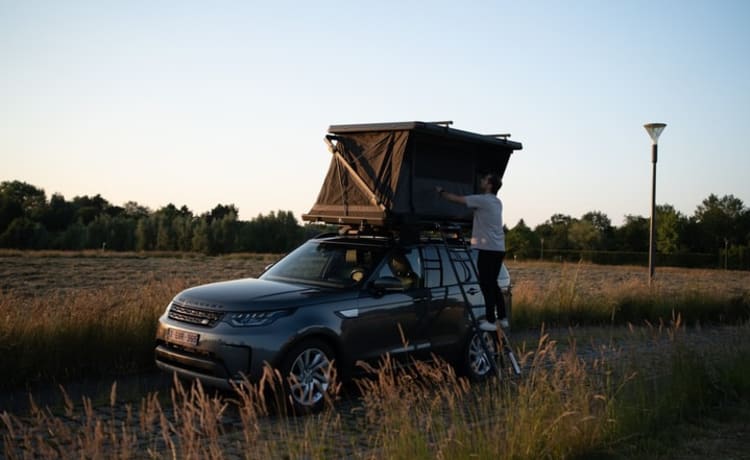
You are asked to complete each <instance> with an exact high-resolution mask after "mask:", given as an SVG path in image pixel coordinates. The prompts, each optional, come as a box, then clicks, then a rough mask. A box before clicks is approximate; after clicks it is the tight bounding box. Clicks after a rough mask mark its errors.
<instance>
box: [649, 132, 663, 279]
mask: <svg viewBox="0 0 750 460" xmlns="http://www.w3.org/2000/svg"><path fill="white" fill-rule="evenodd" d="M643 127H644V128H646V131H648V135H649V136H651V141H652V144H651V224H650V225H649V238H648V285H649V286H651V283H652V282H653V280H654V259H655V258H656V156H657V151H658V144H659V135H660V134H661V132H662V131H664V128H666V127H667V125H666V124H664V123H648V124H645V125H643Z"/></svg>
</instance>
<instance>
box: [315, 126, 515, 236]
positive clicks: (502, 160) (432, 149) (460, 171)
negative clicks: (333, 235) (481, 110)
mask: <svg viewBox="0 0 750 460" xmlns="http://www.w3.org/2000/svg"><path fill="white" fill-rule="evenodd" d="M448 123H449V122H446V123H425V122H419V121H413V122H402V123H376V124H356V125H333V126H330V127H329V128H328V133H329V134H328V135H327V136H326V142H327V143H328V147H329V150H330V151H331V153H332V154H333V158H332V159H331V163H330V166H329V168H328V174H327V175H326V178H325V180H324V182H323V186H322V187H321V189H320V193H319V195H318V199H317V201H316V202H315V204H314V205H313V207H312V209H311V210H310V212H309V213H307V214H303V215H302V219H303V220H306V221H312V222H326V223H332V224H370V225H373V226H399V225H404V224H416V223H425V222H445V221H450V222H458V223H462V222H471V218H472V214H471V210H469V209H468V208H466V207H465V206H463V205H458V204H455V203H451V202H448V201H446V200H439V199H438V198H437V195H436V193H435V187H437V186H440V187H443V188H444V189H445V190H446V191H449V192H452V193H456V194H459V195H469V194H473V193H477V191H478V188H477V187H478V177H480V176H481V175H482V174H486V173H495V174H497V175H499V176H500V177H501V178H502V177H503V175H504V174H505V169H506V167H507V166H508V160H509V159H510V155H511V154H512V153H513V152H514V151H515V150H521V149H522V145H521V144H520V143H519V142H513V141H510V140H508V135H482V134H476V133H471V132H468V131H462V130H458V129H453V128H450V127H449V126H447V124H448Z"/></svg>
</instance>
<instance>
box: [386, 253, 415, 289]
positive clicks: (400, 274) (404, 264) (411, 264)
mask: <svg viewBox="0 0 750 460" xmlns="http://www.w3.org/2000/svg"><path fill="white" fill-rule="evenodd" d="M421 274H422V262H421V259H420V257H419V252H418V251H417V250H416V249H414V248H410V249H406V250H404V249H400V248H399V249H394V250H393V251H392V252H391V253H390V254H388V257H387V258H386V263H384V264H383V266H382V267H381V268H380V271H379V272H378V277H382V276H395V277H396V278H398V279H400V280H401V284H402V285H403V286H404V289H406V290H409V289H414V288H418V287H420V286H421V285H422V278H421Z"/></svg>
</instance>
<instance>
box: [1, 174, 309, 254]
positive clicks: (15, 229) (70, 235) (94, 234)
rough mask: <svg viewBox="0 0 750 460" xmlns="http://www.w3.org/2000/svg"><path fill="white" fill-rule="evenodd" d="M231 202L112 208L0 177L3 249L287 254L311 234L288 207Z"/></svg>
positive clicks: (87, 198) (99, 199)
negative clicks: (258, 208)
mask: <svg viewBox="0 0 750 460" xmlns="http://www.w3.org/2000/svg"><path fill="white" fill-rule="evenodd" d="M238 214H239V210H238V209H237V207H236V206H234V205H233V204H230V205H223V204H219V205H217V206H216V207H215V208H213V209H212V210H211V211H210V212H206V213H203V214H200V215H195V214H194V213H193V212H192V211H191V210H190V209H188V208H187V207H186V206H182V207H180V208H178V207H176V206H175V205H174V204H171V203H170V204H168V205H167V206H164V207H162V208H161V209H158V210H156V211H152V210H150V209H148V208H147V207H145V206H141V205H139V204H138V203H136V202H133V201H130V202H128V203H125V205H124V206H114V205H112V204H111V203H109V202H108V201H107V200H106V199H104V198H102V197H101V196H100V195H96V196H93V197H90V196H77V197H75V198H73V199H72V200H71V201H68V200H66V199H65V197H64V196H62V195H60V194H53V195H52V196H51V197H50V198H49V200H47V198H46V194H45V192H44V190H42V189H40V188H38V187H35V186H33V185H30V184H27V183H25V182H20V181H12V182H11V181H6V182H2V183H0V247H3V248H14V249H60V250H83V249H108V250H113V251H187V252H201V253H205V254H226V253H231V252H257V253H283V252H286V251H288V250H289V249H291V248H293V247H295V246H297V245H298V244H300V243H301V242H302V241H304V240H305V239H306V238H307V237H309V235H307V234H306V230H305V228H304V227H301V226H300V225H299V224H298V223H297V219H296V218H295V217H294V215H293V214H292V213H291V212H289V211H278V212H271V213H269V214H268V215H258V216H257V217H256V218H255V219H252V220H250V221H241V220H239V219H238V217H237V216H238Z"/></svg>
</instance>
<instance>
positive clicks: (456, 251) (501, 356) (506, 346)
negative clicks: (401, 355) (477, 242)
mask: <svg viewBox="0 0 750 460" xmlns="http://www.w3.org/2000/svg"><path fill="white" fill-rule="evenodd" d="M435 230H436V232H437V233H438V234H439V235H440V239H441V242H442V244H443V247H444V248H445V252H446V254H447V255H448V260H449V261H450V266H451V269H452V270H453V275H454V276H455V278H456V282H457V283H458V286H459V288H460V290H461V295H462V297H463V301H464V305H466V310H467V312H468V313H469V318H470V319H471V323H472V327H473V328H474V332H475V333H476V335H477V337H479V338H480V340H479V342H480V343H481V344H482V350H483V352H484V353H485V355H486V356H487V358H488V361H489V363H490V365H491V366H492V369H493V370H494V371H495V372H496V373H497V374H498V375H499V376H501V371H502V370H503V369H506V368H507V367H508V366H509V365H510V370H511V371H512V372H513V373H514V374H515V375H521V367H520V366H519V364H518V360H517V359H516V355H515V354H514V352H513V347H512V346H511V344H510V339H509V338H508V335H507V334H506V333H505V331H504V330H503V328H502V327H499V326H498V328H497V334H496V335H497V337H496V341H494V346H495V350H496V353H492V351H491V350H490V349H489V347H488V343H487V341H486V340H485V337H486V336H485V334H488V335H489V334H490V333H489V332H486V331H483V330H481V329H480V328H479V321H478V320H477V317H476V315H475V314H474V308H473V306H472V305H471V302H470V301H469V296H468V293H467V288H466V281H471V277H469V278H468V279H466V278H465V277H461V276H459V273H458V268H457V267H456V265H457V264H463V265H464V266H468V267H469V270H471V274H472V275H473V279H475V280H477V282H478V281H479V272H478V270H477V266H476V263H475V261H474V258H473V257H472V253H471V246H470V245H469V243H468V242H467V241H466V239H465V238H464V237H463V232H462V229H461V227H460V226H459V225H441V224H435ZM450 237H452V239H454V240H455V241H456V242H457V243H458V244H457V245H449V244H448V240H449V238H450ZM490 342H492V341H491V340H490ZM493 355H494V356H496V358H497V361H496V360H495V359H492V357H493Z"/></svg>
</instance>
